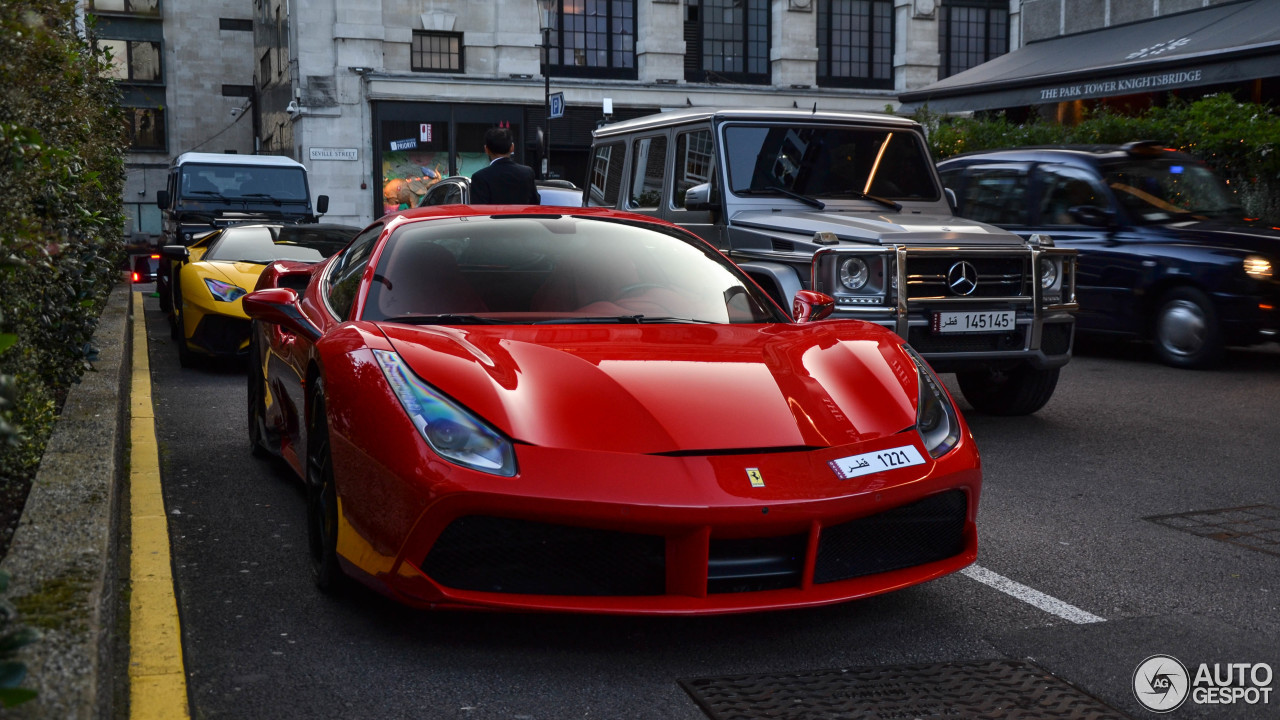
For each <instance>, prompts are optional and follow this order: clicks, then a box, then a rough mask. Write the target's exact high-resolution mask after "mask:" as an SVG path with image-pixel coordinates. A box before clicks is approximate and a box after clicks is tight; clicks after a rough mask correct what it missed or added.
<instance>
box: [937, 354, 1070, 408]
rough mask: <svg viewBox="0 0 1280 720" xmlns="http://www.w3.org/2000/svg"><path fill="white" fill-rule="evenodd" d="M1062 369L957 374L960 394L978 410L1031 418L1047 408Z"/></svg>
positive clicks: (1026, 367)
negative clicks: (1041, 409) (1045, 406)
mask: <svg viewBox="0 0 1280 720" xmlns="http://www.w3.org/2000/svg"><path fill="white" fill-rule="evenodd" d="M1059 370H1060V368H1051V369H1049V370H1037V369H1036V368H1033V367H1031V366H1030V365H1027V364H1021V365H1017V366H1015V367H1012V368H1010V369H1008V370H989V369H984V370H971V371H968V372H962V373H956V381H957V382H959V384H960V392H962V393H964V398H965V400H968V401H969V404H970V405H972V406H973V409H974V410H977V411H978V412H980V413H986V414H987V415H1004V416H1012V415H1030V414H1031V413H1033V412H1035V411H1037V410H1039V409H1040V408H1042V407H1044V404H1045V403H1047V402H1049V398H1051V397H1053V391H1054V389H1055V388H1057V387H1058V372H1059Z"/></svg>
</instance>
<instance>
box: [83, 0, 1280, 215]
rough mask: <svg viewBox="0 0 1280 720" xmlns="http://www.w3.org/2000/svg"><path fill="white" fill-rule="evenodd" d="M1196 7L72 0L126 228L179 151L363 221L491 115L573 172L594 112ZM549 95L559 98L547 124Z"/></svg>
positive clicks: (873, 96)
mask: <svg viewBox="0 0 1280 720" xmlns="http://www.w3.org/2000/svg"><path fill="white" fill-rule="evenodd" d="M1237 1H1238V0H1237ZM1214 4H1218V3H1216V2H1214V1H1213V0H550V5H551V11H550V13H543V12H542V11H541V10H540V8H539V2H538V0H495V1H493V2H481V1H478V0H394V1H393V0H287V1H286V0H206V1H205V2H203V3H160V2H159V0H85V6H86V10H87V11H88V12H90V13H92V14H94V15H97V16H98V17H99V20H98V23H97V25H96V28H95V29H94V30H93V32H94V34H95V37H96V38H98V40H99V42H110V43H114V45H113V47H117V48H123V49H124V51H125V52H124V53H117V56H118V57H123V58H124V61H123V64H122V65H121V66H120V69H119V71H118V77H119V78H120V82H121V86H122V90H123V91H124V97H125V104H126V105H127V106H128V107H129V109H130V112H131V113H132V117H133V123H134V125H135V127H134V133H135V134H134V138H135V144H134V152H132V153H131V154H130V157H129V182H128V188H127V189H126V198H125V200H126V203H128V204H129V205H130V209H131V212H132V217H133V222H134V225H133V227H132V228H131V231H132V232H133V233H134V234H135V235H138V236H150V235H153V234H154V233H156V232H158V227H159V223H158V218H157V216H156V212H155V206H154V200H155V190H156V189H158V188H160V187H162V184H163V173H164V167H165V166H167V164H168V162H169V160H170V159H171V158H172V157H175V156H176V155H178V154H180V153H182V152H186V151H190V150H196V149H199V150H203V151H212V152H240V153H254V152H259V153H269V154H280V155H287V156H290V157H293V158H295V159H298V160H300V161H301V162H303V163H305V164H306V165H307V166H308V168H309V170H310V173H311V187H312V193H313V194H315V195H319V194H326V195H328V196H329V197H330V199H331V203H330V210H329V213H328V215H326V217H325V219H326V220H327V221H331V222H346V223H352V224H364V223H368V222H370V221H372V220H373V219H374V218H376V217H378V216H379V215H381V214H382V213H383V212H385V211H386V210H387V209H394V208H396V207H399V206H401V205H403V204H412V203H413V202H414V201H415V200H416V198H417V197H419V196H420V195H421V192H422V191H423V190H424V189H425V187H426V186H428V185H430V184H431V183H432V182H434V180H435V179H436V178H438V177H440V176H444V175H449V174H470V173H471V172H472V171H474V170H475V169H476V167H478V163H480V162H481V161H482V160H481V159H482V158H483V157H484V155H483V151H482V149H481V137H482V136H483V133H484V130H485V129H486V128H488V127H490V126H493V125H500V124H501V125H507V126H509V127H510V128H511V129H512V131H513V133H514V134H515V137H516V139H517V155H518V157H519V158H520V159H521V160H522V161H523V162H525V163H527V164H530V165H532V166H534V167H535V168H538V169H539V170H541V169H542V166H543V161H544V159H545V160H546V170H547V175H548V176H551V177H560V178H565V179H568V180H571V181H573V182H575V183H577V184H579V185H581V184H582V182H583V177H584V174H585V171H586V167H585V165H586V158H587V148H588V146H589V144H590V137H591V131H592V129H594V128H595V127H596V126H597V124H599V123H601V122H604V121H606V120H609V119H613V120H621V119H625V118H630V117H636V116H639V115H643V114H648V113H652V112H658V111H660V110H663V109H669V108H677V107H686V106H690V105H698V106H727V107H740V106H762V105H763V106H775V107H800V108H807V107H812V106H814V105H815V104H816V105H817V106H819V107H822V108H826V109H838V110H856V111H870V112H883V111H885V109H886V108H890V109H894V108H897V107H898V106H899V96H900V95H903V94H904V93H911V92H914V91H918V90H921V89H923V88H927V87H929V86H931V85H933V84H935V83H937V82H938V81H939V80H944V79H946V78H948V77H950V76H953V75H957V74H960V73H962V72H964V71H966V70H969V69H970V68H973V67H975V66H977V65H980V64H982V63H984V62H986V61H988V60H991V59H992V58H996V57H998V56H1001V55H1002V54H1004V53H1006V52H1008V51H1009V50H1010V49H1016V48H1019V47H1021V46H1022V45H1023V44H1024V38H1042V37H1046V36H1056V35H1070V34H1072V33H1076V32H1079V31H1082V30H1087V29H1089V28H1096V27H1104V26H1108V25H1111V24H1115V23H1127V22H1130V21H1131V20H1133V19H1135V18H1139V17H1148V16H1155V15H1160V14H1168V13H1175V12H1181V11H1184V10H1186V9H1187V8H1188V7H1191V6H1197V7H1198V6H1207V5H1214ZM1277 4H1280V3H1277ZM544 26H547V27H548V29H547V30H545V31H544V30H543V27H544ZM544 44H545V45H547V46H548V47H549V50H550V52H549V53H548V54H549V56H550V62H549V65H548V66H549V72H548V75H549V78H550V82H549V86H548V83H547V82H546V78H547V76H548V75H544V73H543V68H544V61H543V57H542V55H543V52H544V47H543V46H544ZM553 97H554V99H555V100H556V102H555V103H554V109H555V110H557V111H561V113H562V114H561V115H560V116H559V117H555V118H554V119H550V120H548V117H547V116H548V112H547V108H548V105H549V102H548V101H549V99H551V98H553ZM606 113H607V114H606ZM144 125H145V127H143V126H144ZM548 130H549V132H547V131H548ZM544 148H549V152H548V153H546V157H545V158H544Z"/></svg>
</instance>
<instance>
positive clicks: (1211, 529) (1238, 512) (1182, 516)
mask: <svg viewBox="0 0 1280 720" xmlns="http://www.w3.org/2000/svg"><path fill="white" fill-rule="evenodd" d="M1147 520H1150V521H1151V522H1153V523H1159V524H1160V525H1164V526H1166V527H1171V528H1173V529H1175V530H1181V531H1183V532H1189V533H1191V534H1192V535H1199V536H1200V537H1206V538H1209V539H1211V540H1221V541H1222V542H1228V543H1231V544H1232V545H1239V546H1240V547H1247V548H1249V549H1250V550H1257V551H1258V552H1264V553H1267V554H1268V555H1276V556H1280V508H1278V507H1276V506H1274V505H1249V506H1247V507H1237V508H1224V509H1222V510H1201V511H1198V512H1189V513H1179V514H1177V515H1156V516H1154V517H1149V518H1147Z"/></svg>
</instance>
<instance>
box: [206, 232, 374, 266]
mask: <svg viewBox="0 0 1280 720" xmlns="http://www.w3.org/2000/svg"><path fill="white" fill-rule="evenodd" d="M355 232H356V228H350V229H349V230H347V229H343V228H336V227H328V228H319V227H316V226H314V225H311V226H291V225H283V226H273V225H248V226H241V227H231V228H227V229H225V230H223V231H222V234H221V237H218V238H216V239H215V240H213V241H212V243H211V244H210V246H209V251H208V252H207V253H205V255H204V258H203V259H204V260H206V261H221V262H249V263H258V264H262V265H265V264H267V263H269V262H274V261H276V260H296V261H300V262H318V261H320V260H323V259H325V258H327V257H329V256H330V255H332V254H334V253H335V252H337V251H339V250H341V249H342V248H343V246H345V245H346V244H347V242H348V241H349V240H350V239H351V238H352V237H353V236H354V235H355Z"/></svg>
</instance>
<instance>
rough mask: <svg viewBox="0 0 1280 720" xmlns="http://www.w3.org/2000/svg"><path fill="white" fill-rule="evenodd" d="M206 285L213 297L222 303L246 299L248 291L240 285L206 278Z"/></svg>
mask: <svg viewBox="0 0 1280 720" xmlns="http://www.w3.org/2000/svg"><path fill="white" fill-rule="evenodd" d="M204 284H205V286H206V287H208V288H209V292H210V293H211V294H212V295H213V299H214V300H218V301H220V302H235V301H236V300H238V299H240V298H241V297H244V295H245V294H246V292H247V291H246V290H245V289H244V288H242V287H240V286H239V285H232V284H231V283H227V282H222V281H221V280H214V279H213V278H205V279H204Z"/></svg>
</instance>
